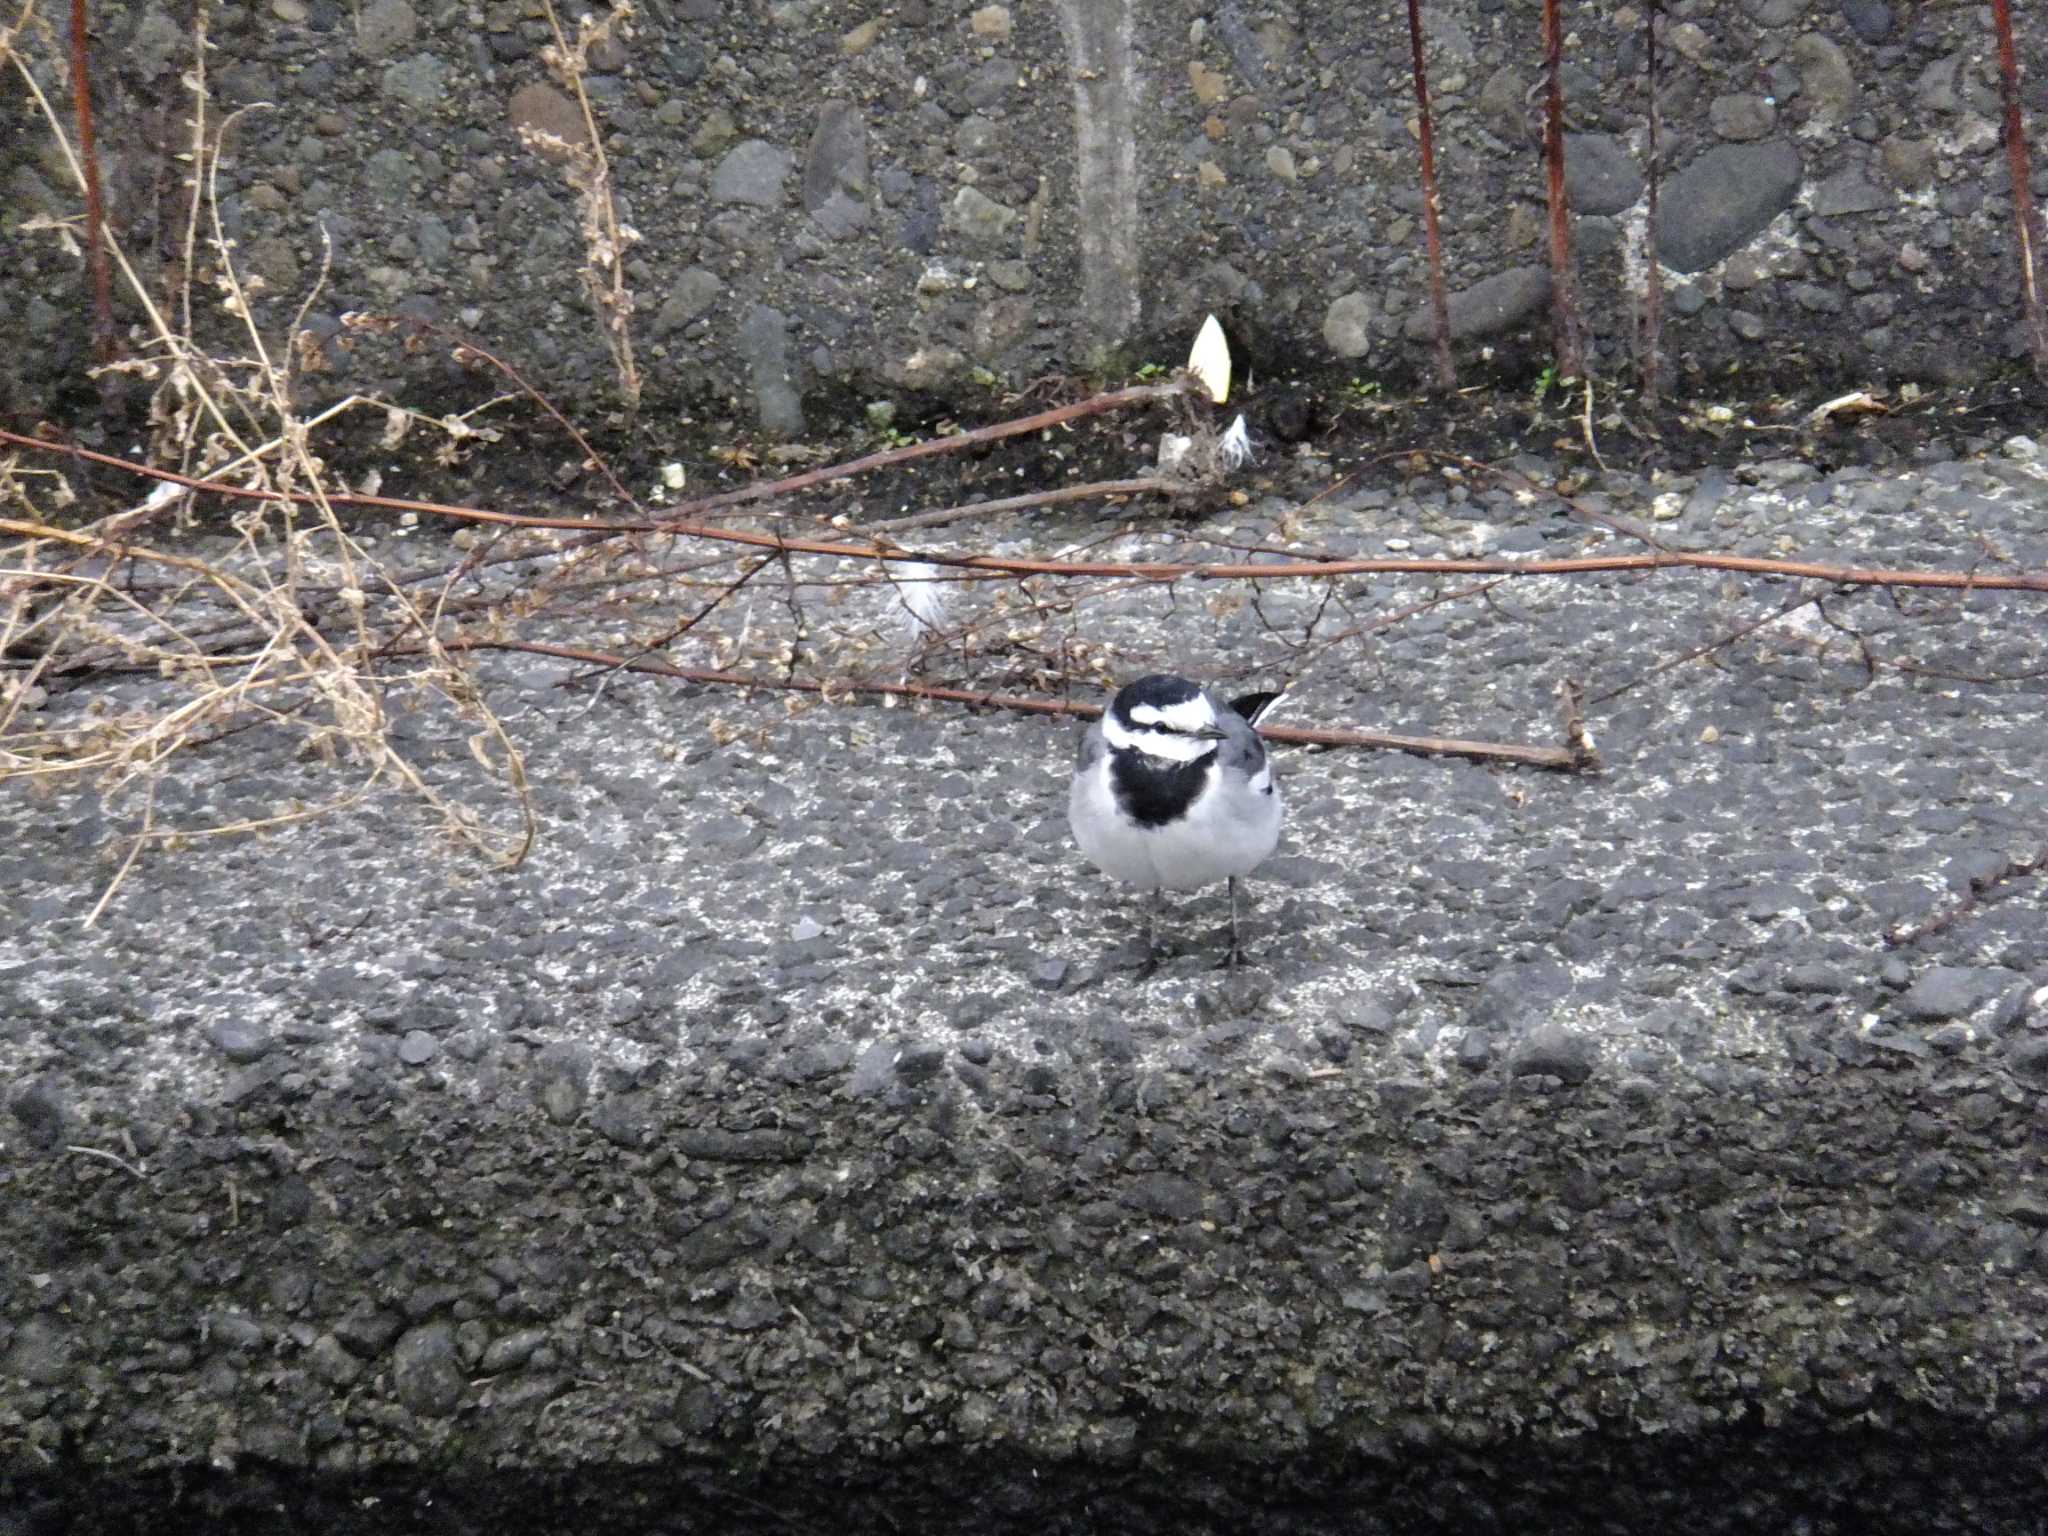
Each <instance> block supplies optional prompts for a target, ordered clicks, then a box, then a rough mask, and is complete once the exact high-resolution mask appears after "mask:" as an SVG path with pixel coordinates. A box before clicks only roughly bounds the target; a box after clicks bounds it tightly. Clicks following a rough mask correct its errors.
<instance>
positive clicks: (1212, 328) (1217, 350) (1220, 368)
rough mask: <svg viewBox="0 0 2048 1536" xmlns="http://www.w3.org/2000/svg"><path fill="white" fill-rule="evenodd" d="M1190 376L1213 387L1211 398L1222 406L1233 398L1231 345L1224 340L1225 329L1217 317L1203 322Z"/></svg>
mask: <svg viewBox="0 0 2048 1536" xmlns="http://www.w3.org/2000/svg"><path fill="white" fill-rule="evenodd" d="M1188 372H1189V373H1192V374H1193V375H1194V376H1195V377H1196V378H1198V379H1200V380H1201V381H1202V382H1203V383H1204V384H1206V385H1208V386H1209V398H1210V399H1211V400H1214V401H1215V402H1216V403H1217V404H1218V405H1221V404H1222V403H1223V402H1224V401H1226V400H1228V399H1229V398H1230V343H1229V342H1227V341H1225V340H1224V339H1223V326H1222V324H1221V323H1220V322H1219V321H1218V320H1217V319H1216V317H1215V316H1214V315H1211V316H1210V317H1209V318H1208V319H1206V320H1204V321H1203V322H1202V329H1201V330H1200V331H1199V332H1198V333H1197V334H1196V336H1195V349H1194V350H1193V351H1192V352H1190V353H1188Z"/></svg>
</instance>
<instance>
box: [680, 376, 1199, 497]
mask: <svg viewBox="0 0 2048 1536" xmlns="http://www.w3.org/2000/svg"><path fill="white" fill-rule="evenodd" d="M1202 387H1203V386H1202V385H1201V384H1199V383H1196V382H1192V381H1190V380H1188V379H1184V378H1183V379H1176V380H1175V381H1174V382H1172V383H1170V384H1133V385H1132V386H1131V387H1130V388H1128V389H1113V390H1110V391H1108V392H1107V393H1104V394H1100V395H1090V396H1089V397H1088V398H1087V399H1086V400H1077V401H1075V402H1074V403H1073V404H1071V405H1061V406H1055V407H1054V408H1053V409H1051V410H1049V411H1040V412H1038V413H1037V414H1036V415H1033V416H1019V417H1016V418H1014V419H1013V420H1010V421H996V422H991V423H989V424H988V425H987V426H985V427H970V428H968V429H966V430H965V431H961V432H956V433H954V434H952V435H951V436H949V437H934V438H927V439H926V440H925V441H924V442H921V443H909V444H906V445H905V446H903V447H901V448H884V449H882V450H881V451H880V452H877V453H870V454H868V455H866V456H865V457H863V458H858V459H850V460H848V461H847V462H846V463H844V464H828V465H826V466H824V467H823V468H822V469H810V470H805V471H804V472H803V473H802V474H800V475H789V476H787V477H785V478H783V479H781V480H763V481H761V482H759V483H758V484H755V485H746V486H741V487H740V488H739V489H738V490H736V491H722V492H720V493H719V494H718V495H716V496H700V497H698V498H697V499H696V500H694V501H685V502H682V503H679V504H678V505H676V506H675V507H672V508H671V509H670V516H672V517H677V518H684V517H702V516H704V515H705V514H706V513H707V512H722V511H724V510H725V509H726V508H727V507H737V506H741V505H743V504H744V503H746V502H750V501H764V500H766V499H767V498H769V497H771V496H786V495H789V494H790V493H792V492H794V491H805V490H809V489H810V488H811V487H812V486H814V485H824V484H826V483H827V482H829V481H833V480H846V479H850V478H852V477H853V476H854V475H864V474H866V473H867V472H868V471H869V470H871V469H883V468H886V467H887V466H889V465H891V464H909V463H912V462H913V461H915V460H917V459H928V458H932V457H935V456H936V455H938V454H942V453H959V452H960V451H961V450H963V449H966V448H972V447H974V446H975V445H977V444H979V443H993V442H999V441H1001V440H1002V439H1003V438H1006V437H1020V436H1022V435H1024V434H1025V433H1027V432H1043V431H1045V430H1046V429H1048V428H1050V427H1057V426H1062V425H1064V424H1065V423H1067V422H1070V421H1078V420H1080V419H1081V418H1082V417H1084V416H1097V415H1100V414H1102V413H1103V412H1105V411H1116V410H1122V409H1123V408H1124V407H1125V406H1130V405H1152V404H1156V403H1157V402H1159V401H1162V400H1173V399H1177V398H1179V397H1181V396H1184V395H1192V394H1194V393H1196V392H1197V391H1198V390H1200V389H1201V388H1202Z"/></svg>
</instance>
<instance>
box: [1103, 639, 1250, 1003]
mask: <svg viewBox="0 0 2048 1536" xmlns="http://www.w3.org/2000/svg"><path fill="white" fill-rule="evenodd" d="M1279 697H1280V695H1279V694H1277V693H1251V694H1246V695H1245V696H1244V697H1243V698H1241V699H1233V700H1232V701H1231V702H1230V703H1228V704H1226V703H1224V702H1223V701H1222V700H1221V699H1219V698H1218V697H1217V696H1216V695H1214V694H1212V693H1210V692H1209V691H1208V690H1207V689H1205V688H1203V687H1202V686H1201V685H1200V684H1198V683H1191V682H1189V681H1188V680H1187V679H1186V678H1184V677H1174V676H1172V675H1171V674H1168V673H1157V674H1155V675H1153V676H1151V677H1141V678H1139V679H1138V680H1137V681H1136V682H1135V683H1131V684H1129V685H1128V686H1126V687H1125V688H1123V689H1122V690H1120V691H1119V692H1118V694H1117V696H1116V697H1115V698H1114V699H1112V700H1111V701H1110V704H1109V708H1108V709H1106V710H1104V711H1103V714H1102V718H1101V719H1100V720H1098V721H1096V722H1095V724H1093V725H1092V726H1090V727H1089V728H1088V734H1087V735H1086V736H1084V737H1083V738H1082V739H1081V755H1080V759H1079V761H1078V762H1076V764H1075V765H1074V783H1073V787H1072V789H1071V790H1070V791H1069V792H1068V796H1067V820H1068V822H1069V824H1070V825H1071V826H1072V827H1073V829H1074V841H1075V842H1077V843H1079V844H1080V845H1081V852H1082V853H1083V854H1084V855H1086V856H1087V859H1088V861H1089V863H1091V864H1093V865H1094V866H1095V867H1096V868H1097V869H1099V870H1101V871H1102V872H1103V873H1104V874H1106V875H1114V876H1115V877H1116V878H1117V879H1119V880H1124V881H1128V882H1129V883H1130V884H1132V885H1135V886H1137V887H1138V888H1139V889H1140V890H1148V891H1152V892H1154V893H1155V895H1154V897H1153V907H1152V924H1151V926H1150V928H1149V929H1148V934H1147V943H1148V947H1153V952H1154V954H1155V955H1156V953H1157V951H1156V947H1154V946H1156V940H1157V932H1156V929H1157V925H1158V916H1159V911H1160V909H1161V907H1163V906H1164V904H1165V900H1166V897H1165V893H1166V892H1167V891H1186V890H1192V889H1194V888H1195V887H1196V886H1199V885H1212V884H1214V883H1215V882H1216V881H1218V880H1228V881H1229V882H1230V963H1231V964H1233V965H1235V964H1236V963H1237V959H1238V943H1237V877H1238V876H1239V875H1245V874H1249V873H1251V871H1252V869H1253V868H1254V867H1255V866H1256V865H1258V864H1259V863H1260V862H1261V861H1262V860H1263V859H1264V858H1265V857H1266V855H1267V854H1269V853H1271V852H1272V851H1273V847H1274V845H1275V844H1276V843H1278V842H1279V840H1280V786H1279V785H1278V784H1276V783H1275V782H1274V781H1273V765H1272V764H1271V763H1270V762H1269V761H1267V759H1266V746H1265V743H1264V742H1262V741H1260V740H1259V733H1258V732H1257V731H1256V730H1254V729H1253V727H1254V726H1256V725H1257V724H1258V721H1259V717H1260V716H1261V715H1263V714H1264V713H1265V712H1266V711H1267V710H1268V709H1270V708H1272V706H1273V702H1274V701H1275V700H1276V699H1278V698H1279Z"/></svg>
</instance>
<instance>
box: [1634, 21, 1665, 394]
mask: <svg viewBox="0 0 2048 1536" xmlns="http://www.w3.org/2000/svg"><path fill="white" fill-rule="evenodd" d="M1662 10H1663V5H1662V0H1648V3H1647V4H1646V5H1645V7H1644V11H1643V57H1644V63H1643V88H1644V92H1645V94H1646V95H1647V96H1648V97H1649V103H1648V114H1647V115H1648V118H1649V138H1648V142H1647V144H1646V146H1645V149H1644V160H1645V162H1646V163H1645V164H1644V166H1643V180H1644V184H1645V185H1644V194H1645V195H1644V203H1643V324H1642V333H1641V337H1640V344H1641V350H1640V353H1639V355H1638V358H1637V361H1638V362H1639V363H1640V365H1641V377H1642V395H1643V408H1644V409H1645V410H1647V411H1652V412H1654V411H1655V410H1656V409H1657V405H1658V401H1659V400H1660V398H1661V397H1662V391H1663V385H1662V381H1661V379H1660V374H1661V373H1662V364H1661V363H1660V361H1659V358H1658V352H1659V348H1660V347H1661V346H1662V344H1663V330H1664V269H1663V268H1662V267H1661V266H1659V265H1658V257H1657V185H1658V182H1659V181H1660V180H1661V179H1662V177H1663V170H1662V167H1661V166H1660V165H1659V164H1658V153H1657V129H1658V115H1659V111H1658V105H1657V19H1658V17H1659V16H1660V15H1661V14H1662Z"/></svg>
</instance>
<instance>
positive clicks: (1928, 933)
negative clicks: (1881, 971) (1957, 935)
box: [1884, 843, 2048, 949]
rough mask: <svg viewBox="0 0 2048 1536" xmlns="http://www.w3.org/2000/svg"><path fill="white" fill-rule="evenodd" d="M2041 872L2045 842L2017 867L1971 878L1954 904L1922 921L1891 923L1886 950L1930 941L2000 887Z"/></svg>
mask: <svg viewBox="0 0 2048 1536" xmlns="http://www.w3.org/2000/svg"><path fill="white" fill-rule="evenodd" d="M2043 870H2048V843H2044V844H2043V845H2042V846H2041V848H2040V851H2039V852H2037V853H2036V854H2035V855H2034V856H2033V857H2032V858H2031V859H2022V860H2021V861H2020V862H2019V863H2017V864H2008V865H2007V866H2006V867H2005V869H2004V870H2003V871H2002V872H2000V873H1998V874H1996V875H1988V876H1985V877H1984V878H1982V879H1974V878H1973V879H1972V880H1971V881H1970V888H1969V889H1968V890H1966V891H1964V892H1963V894H1962V895H1960V896H1958V897H1957V898H1956V899H1955V901H1953V902H1952V903H1950V904H1949V905H1948V906H1947V907H1945V908H1943V909H1942V910H1941V911H1940V912H1937V913H1935V914H1934V915H1933V916H1932V917H1929V918H1928V919H1926V920H1925V921H1924V922H1920V923H1897V924H1894V925H1893V926H1892V927H1891V928H1890V929H1888V930H1887V931H1886V933H1885V936H1884V942H1885V947H1886V948H1887V949H1901V948H1904V947H1905V946H1906V945H1908V944H1917V943H1919V942H1920V941H1921V940H1922V939H1926V938H1932V937H1933V936H1934V935H1935V934H1937V933H1940V932H1941V931H1942V930H1943V929H1944V928H1952V927H1954V926H1955V924H1957V923H1958V922H1960V921H1961V920H1962V919H1963V918H1965V917H1967V916H1969V915H1970V914H1971V913H1972V912H1974V911H1976V910H1977V908H1978V907H1980V906H1982V905H1983V904H1984V900H1985V898H1986V897H1988V896H1990V895H1991V894H1992V893H1993V892H1995V891H1997V890H1998V889H1999V887H2001V886H2005V885H2010V884H2012V882H2013V881H2015V880H2022V879H2025V878H2026V877H2027V876H2028V875H2037V874H2040V873H2041V872H2042V871H2043Z"/></svg>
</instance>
